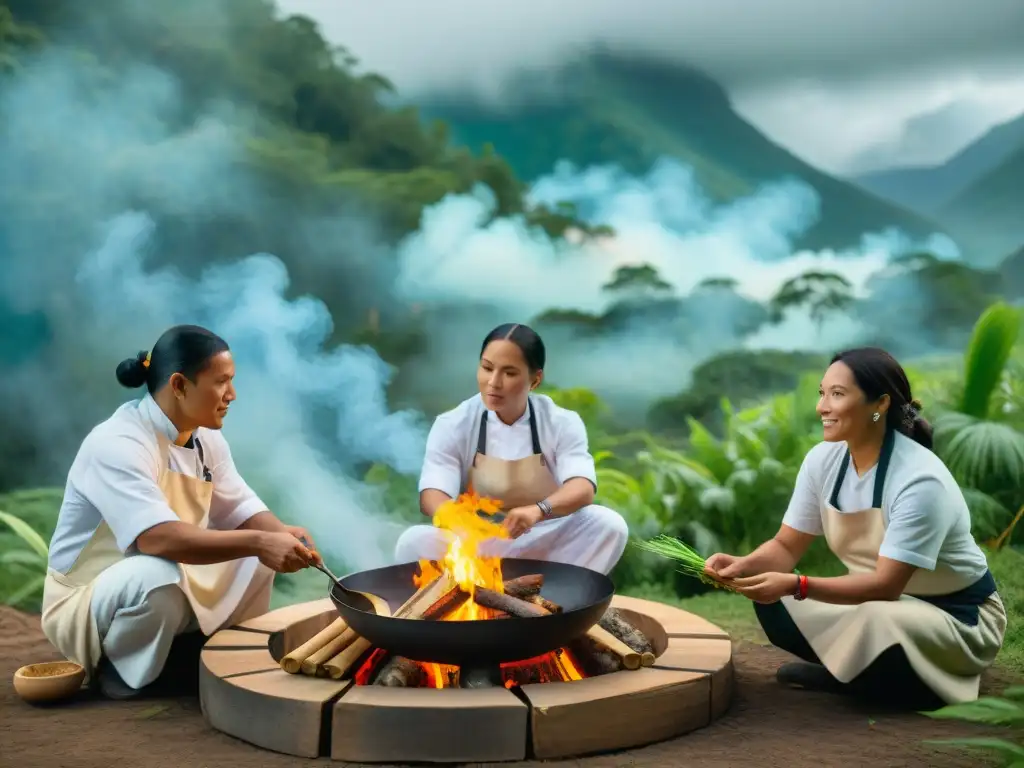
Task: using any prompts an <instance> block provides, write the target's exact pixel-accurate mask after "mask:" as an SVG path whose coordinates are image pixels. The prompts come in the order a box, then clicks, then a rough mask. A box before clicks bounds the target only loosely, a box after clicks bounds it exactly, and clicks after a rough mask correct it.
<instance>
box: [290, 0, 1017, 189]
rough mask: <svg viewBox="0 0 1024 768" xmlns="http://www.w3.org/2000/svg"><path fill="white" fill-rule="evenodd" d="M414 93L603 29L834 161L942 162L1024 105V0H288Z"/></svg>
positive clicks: (770, 130) (542, 54) (607, 39)
mask: <svg viewBox="0 0 1024 768" xmlns="http://www.w3.org/2000/svg"><path fill="white" fill-rule="evenodd" d="M277 2H278V5H279V6H280V7H281V8H282V9H283V10H284V11H287V12H297V13H304V14H307V15H309V16H311V17H313V18H315V19H316V20H317V21H318V22H319V23H320V25H321V27H322V29H323V31H324V33H325V34H326V36H327V37H328V38H329V39H331V40H332V41H334V42H335V43H338V44H340V45H344V46H345V47H347V48H348V49H349V50H351V51H352V53H353V54H354V55H356V56H357V57H358V58H359V59H360V60H361V61H362V62H363V64H364V65H365V67H367V68H370V69H374V70H376V71H379V72H381V73H382V74H384V75H386V76H388V77H389V78H390V79H391V80H392V81H393V82H395V84H396V85H397V86H398V87H399V88H400V89H401V91H402V92H403V93H405V94H407V95H414V94H415V93H417V92H422V91H423V90H428V89H430V88H433V87H436V86H439V85H441V86H451V85H453V84H458V83H460V82H466V83H472V84H474V85H478V86H482V87H489V88H493V86H494V84H495V83H498V82H500V80H501V78H502V76H503V75H504V74H506V73H508V72H509V71H511V70H513V69H515V68H516V67H517V66H520V65H523V64H529V65H531V66H536V65H538V64H540V65H543V64H546V63H555V62H557V61H558V60H559V59H562V58H564V57H566V56H569V55H571V54H572V52H573V49H574V48H576V47H578V46H581V45H586V44H588V43H594V42H604V43H606V44H609V45H612V46H618V47H621V48H623V49H631V50H645V51H650V52H657V53H662V54H664V55H666V56H670V57H674V58H678V59H680V60H685V61H687V62H689V63H691V64H693V65H695V66H697V67H700V68H701V69H703V70H705V71H706V72H708V74H710V75H711V76H713V77H714V78H716V79H717V80H718V81H719V82H721V83H722V84H723V85H724V86H725V87H726V88H727V90H728V91H729V93H730V95H731V97H732V100H733V103H734V105H735V106H736V109H737V110H738V111H739V112H740V113H741V114H742V115H743V116H744V117H746V118H747V119H748V120H750V121H751V122H753V123H754V124H755V125H757V126H758V127H759V128H760V129H761V130H762V131H764V132H765V133H766V134H768V135H769V136H771V137H772V138H773V139H775V140H776V141H777V142H779V143H780V144H783V145H785V146H786V147H788V148H789V149H791V150H793V151H794V152H796V153H797V154H799V155H801V156H802V157H804V158H806V159H807V160H809V161H811V162H813V163H815V164H817V165H819V166H820V167H822V168H824V169H826V170H829V171H832V172H835V173H849V172H856V171H860V170H866V169H869V168H874V167H879V166H888V165H892V164H913V163H929V162H941V161H942V160H944V159H945V158H946V157H948V156H949V155H950V154H952V153H953V152H955V151H956V150H957V149H959V148H960V147H961V146H963V145H964V144H965V143H967V142H969V141H970V140H972V139H973V138H975V137H976V136H977V135H979V134H980V133H981V132H983V131H984V130H985V129H987V128H988V127H990V126H992V125H994V124H996V123H998V122H1002V121H1004V120H1007V119H1009V118H1011V117H1014V116H1016V115H1017V114H1020V113H1021V112H1024V0H857V1H856V2H855V1H854V0H517V1H516V2H509V1H507V0H505V1H503V2H498V1H497V0H490V2H488V0H430V1H429V2H426V1H425V0H277Z"/></svg>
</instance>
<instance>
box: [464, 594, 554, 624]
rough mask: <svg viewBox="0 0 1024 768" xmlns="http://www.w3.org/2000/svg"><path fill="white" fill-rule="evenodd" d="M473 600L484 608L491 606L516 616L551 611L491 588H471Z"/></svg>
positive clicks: (526, 617)
mask: <svg viewBox="0 0 1024 768" xmlns="http://www.w3.org/2000/svg"><path fill="white" fill-rule="evenodd" d="M473 600H474V601H475V602H476V604H477V605H480V606H483V607H484V608H493V609H494V610H496V611H504V612H505V613H509V614H511V615H513V616H515V617H516V618H520V619H530V618H534V617H538V616H550V615H551V613H550V612H549V611H548V610H547V609H546V608H542V607H541V606H539V605H536V604H535V603H529V602H527V601H526V600H522V599H520V598H518V597H514V596H512V595H509V594H504V595H503V594H501V593H500V592H495V591H494V590H493V589H486V588H484V587H477V588H476V589H474V590H473Z"/></svg>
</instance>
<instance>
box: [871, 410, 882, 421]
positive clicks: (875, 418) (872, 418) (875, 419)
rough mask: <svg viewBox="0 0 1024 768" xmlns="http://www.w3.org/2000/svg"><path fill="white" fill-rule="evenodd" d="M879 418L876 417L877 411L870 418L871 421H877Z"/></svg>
mask: <svg viewBox="0 0 1024 768" xmlns="http://www.w3.org/2000/svg"><path fill="white" fill-rule="evenodd" d="M880 418H881V417H880V416H879V415H878V411H875V415H874V416H872V417H871V420H872V421H878V420H879V419H880Z"/></svg>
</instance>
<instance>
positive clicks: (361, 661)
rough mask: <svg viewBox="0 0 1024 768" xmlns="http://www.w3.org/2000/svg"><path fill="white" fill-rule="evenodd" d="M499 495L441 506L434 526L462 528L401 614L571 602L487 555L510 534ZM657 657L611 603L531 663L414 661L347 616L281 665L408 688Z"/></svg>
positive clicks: (614, 666) (634, 663)
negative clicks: (372, 638) (501, 519)
mask: <svg viewBox="0 0 1024 768" xmlns="http://www.w3.org/2000/svg"><path fill="white" fill-rule="evenodd" d="M499 509H500V506H499V504H498V503H496V502H494V501H493V500H491V499H486V498H481V497H478V496H476V495H474V494H464V495H462V496H460V497H459V498H458V499H455V500H453V501H450V502H447V503H446V504H444V505H442V506H441V507H440V508H439V509H438V510H437V512H436V513H435V515H434V524H435V525H436V526H438V527H440V528H444V529H446V530H448V531H450V532H451V533H452V534H453V537H452V542H451V544H450V545H449V547H448V550H447V552H446V553H445V556H444V558H443V559H441V560H437V561H432V560H423V561H420V563H419V569H418V572H417V573H415V574H414V576H413V578H412V582H413V584H412V586H414V587H415V588H416V591H415V592H414V594H413V595H412V596H411V597H410V598H409V599H408V600H407V601H406V602H405V603H404V604H403V605H402V606H401V607H400V608H399V609H398V610H397V611H395V612H394V616H395V617H396V618H401V619H406V620H412V621H457V622H476V621H488V622H490V621H502V620H507V619H510V618H514V619H533V618H538V619H539V618H542V617H545V616H550V615H552V614H557V613H561V612H562V610H563V607H562V606H560V605H558V604H556V603H554V602H552V601H551V600H550V599H548V598H547V597H545V596H544V595H543V591H544V575H543V574H539V573H538V574H527V575H524V576H518V577H514V578H508V579H506V578H505V577H504V576H503V574H502V561H501V558H500V557H496V556H493V555H489V554H487V553H486V552H483V551H482V547H481V545H482V544H483V543H484V542H485V541H486V540H487V539H501V538H507V533H506V532H505V530H504V528H503V527H502V526H501V525H500V524H499V523H497V522H496V521H495V520H494V519H493V516H494V515H495V514H497V512H498V511H499ZM653 662H654V652H653V647H652V645H651V643H650V641H649V640H648V639H647V638H646V637H645V636H644V635H643V633H642V632H641V631H640V630H638V629H637V628H636V627H635V626H633V625H632V624H631V623H630V622H629V621H628V620H627V619H626V617H624V616H623V615H622V614H621V613H620V612H619V611H617V610H615V609H613V608H609V609H608V610H607V611H606V612H605V614H604V615H603V616H602V617H601V618H600V621H599V622H598V623H597V624H596V625H594V626H593V627H591V628H590V629H589V630H587V632H586V633H585V634H584V635H583V636H581V637H578V638H576V639H574V640H572V641H570V642H569V643H568V644H567V646H566V647H561V648H557V649H555V650H552V651H549V652H547V653H544V654H542V655H540V656H536V657H534V658H529V659H518V660H512V661H503V662H501V663H500V664H498V665H496V667H495V666H491V667H488V668H483V669H469V668H461V667H459V666H453V665H450V664H442V663H437V662H435V661H431V660H429V659H424V660H420V659H411V658H406V657H404V656H400V655H396V654H392V653H390V652H389V651H388V650H387V649H385V648H374V647H372V646H371V643H370V642H369V641H368V640H366V639H365V638H362V637H360V636H358V635H357V634H356V633H355V631H354V630H352V629H350V628H349V627H348V626H347V624H346V622H345V620H344V619H341V618H338V619H336V620H335V621H334V622H333V623H332V624H331V625H330V626H328V627H327V628H325V629H324V630H323V631H321V632H319V633H318V634H316V635H315V636H314V637H312V638H310V640H308V641H307V642H306V643H303V644H302V645H301V646H299V647H298V648H296V649H294V650H293V651H291V652H290V653H288V654H287V655H286V656H285V657H284V658H283V659H282V660H281V666H282V667H283V668H284V670H285V671H287V672H290V673H292V674H300V673H301V674H305V675H312V676H317V677H331V678H335V679H345V678H350V677H351V678H353V680H354V682H355V684H356V685H382V686H391V687H405V688H478V687H488V686H495V685H501V686H504V687H506V688H509V689H514V688H516V687H518V686H521V685H528V684H537V683H557V682H567V683H571V682H572V681H576V680H581V679H583V678H585V677H594V676H597V675H602V674H608V673H612V672H618V671H619V670H623V669H628V670H635V669H639V668H640V667H641V666H649V665H651V664H653Z"/></svg>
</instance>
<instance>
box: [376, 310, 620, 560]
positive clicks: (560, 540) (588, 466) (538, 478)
mask: <svg viewBox="0 0 1024 768" xmlns="http://www.w3.org/2000/svg"><path fill="white" fill-rule="evenodd" d="M545 362H546V351H545V349H544V342H543V341H542V340H541V338H540V336H538V335H537V333H536V332H535V331H534V330H533V329H532V328H529V327H527V326H525V325H520V324H518V323H508V324H506V325H500V326H498V327H497V328H495V329H494V330H492V331H491V332H490V333H489V334H487V337H486V338H485V339H484V341H483V344H482V345H481V348H480V362H479V365H478V367H477V374H476V380H477V387H478V389H479V394H478V395H474V396H473V397H471V398H469V399H467V400H464V401H463V402H462V403H461V404H460V405H458V406H456V407H455V408H453V409H452V410H450V411H447V412H446V413H442V414H441V415H440V416H438V417H437V419H436V420H435V421H434V425H433V427H432V428H431V430H430V435H429V436H428V438H427V454H426V457H425V459H424V462H423V470H422V472H421V474H420V483H419V488H420V508H421V510H422V511H423V514H424V515H427V516H428V517H432V516H433V515H434V512H435V511H436V510H437V509H438V507H440V506H441V505H442V504H443V503H445V502H446V501H448V500H449V499H454V498H456V497H457V496H458V495H459V494H460V493H462V492H464V491H466V490H468V489H470V488H472V490H473V491H474V492H475V493H477V494H479V495H481V496H486V497H489V498H492V499H497V500H499V501H501V503H502V508H503V510H505V511H506V516H505V520H504V523H503V524H504V526H505V529H506V531H507V532H508V535H509V539H494V540H488V541H486V542H484V544H483V545H481V548H480V553H481V554H485V553H486V554H487V555H489V556H491V555H494V556H500V557H526V558H536V559H539V560H556V561H559V562H564V563H571V564H573V565H580V566H583V567H586V568H591V569H593V570H596V571H600V572H602V573H608V572H609V571H611V569H612V568H613V567H614V566H615V564H616V563H617V562H618V560H619V558H620V557H621V556H622V552H623V550H624V549H625V547H626V541H627V539H628V537H629V530H628V527H627V525H626V521H625V520H624V519H623V518H622V516H621V515H619V514H618V513H617V512H615V511H613V510H611V509H608V508H607V507H602V506H599V505H597V504H593V503H592V502H593V500H594V492H595V490H596V488H597V474H596V472H595V469H594V458H593V456H591V454H590V451H589V448H588V440H587V431H586V427H584V426H583V420H582V419H581V418H580V417H579V415H578V414H576V413H574V412H573V411H570V410H567V409H565V408H562V407H560V406H558V405H556V404H555V403H554V401H553V400H551V398H549V397H547V396H545V395H536V394H531V392H532V391H533V390H534V389H536V388H537V387H538V386H540V383H541V381H542V380H543V376H544V365H545ZM449 536H450V534H449V532H448V531H445V530H442V529H440V528H437V527H434V526H431V525H417V526H414V527H412V528H410V529H409V530H407V531H406V532H405V533H403V534H402V536H401V537H400V538H399V540H398V544H397V545H396V549H395V556H396V558H397V559H398V561H399V562H410V561H414V560H433V559H438V558H440V557H443V556H444V553H445V551H446V550H447V548H448V543H449Z"/></svg>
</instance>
